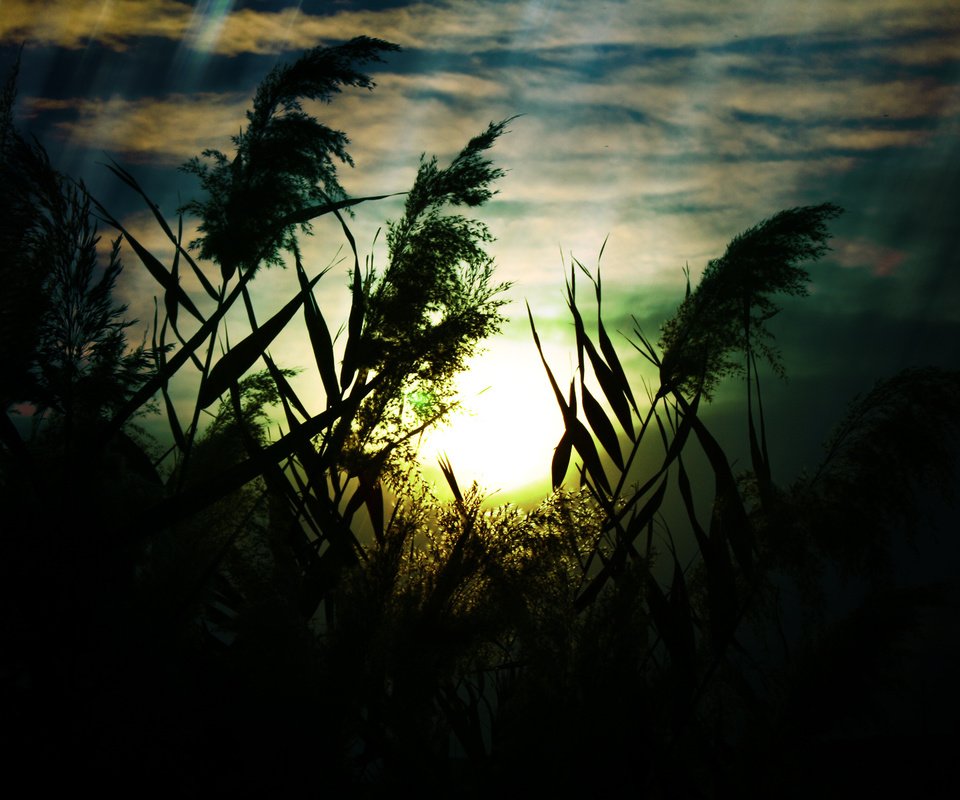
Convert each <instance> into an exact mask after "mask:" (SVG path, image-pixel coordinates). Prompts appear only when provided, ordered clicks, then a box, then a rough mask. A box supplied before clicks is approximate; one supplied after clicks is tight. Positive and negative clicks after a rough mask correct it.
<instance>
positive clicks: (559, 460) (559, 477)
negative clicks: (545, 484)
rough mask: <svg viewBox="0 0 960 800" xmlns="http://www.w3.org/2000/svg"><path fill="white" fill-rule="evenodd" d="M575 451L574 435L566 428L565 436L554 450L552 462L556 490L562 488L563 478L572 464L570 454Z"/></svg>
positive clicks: (551, 471)
mask: <svg viewBox="0 0 960 800" xmlns="http://www.w3.org/2000/svg"><path fill="white" fill-rule="evenodd" d="M572 453H573V437H571V435H570V431H568V430H564V432H563V436H561V437H560V441H559V443H558V444H557V446H556V447H555V448H554V451H553V459H552V461H551V462H550V478H551V483H552V485H553V488H554V490H556V489H558V488H560V485H561V484H562V483H563V479H564V478H565V477H566V474H567V467H569V466H570V456H571V454H572Z"/></svg>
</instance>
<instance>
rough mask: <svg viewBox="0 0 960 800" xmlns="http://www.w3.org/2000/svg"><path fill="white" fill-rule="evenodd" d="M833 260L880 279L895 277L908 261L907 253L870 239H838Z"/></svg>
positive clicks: (832, 254)
mask: <svg viewBox="0 0 960 800" xmlns="http://www.w3.org/2000/svg"><path fill="white" fill-rule="evenodd" d="M831 249H832V250H833V252H832V253H831V258H832V260H833V261H835V262H836V263H838V264H839V265H840V266H842V267H855V268H860V269H867V270H869V271H870V272H871V273H872V274H873V275H876V276H878V277H887V276H889V275H893V274H894V273H895V272H897V270H898V269H899V268H900V266H901V265H902V264H903V263H904V261H906V259H907V253H905V252H904V251H903V250H898V249H896V248H893V247H886V246H884V245H882V244H878V243H877V242H873V241H870V240H869V239H863V238H858V239H837V240H834V241H833V243H832V244H831Z"/></svg>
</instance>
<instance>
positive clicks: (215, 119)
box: [23, 92, 250, 165]
mask: <svg viewBox="0 0 960 800" xmlns="http://www.w3.org/2000/svg"><path fill="white" fill-rule="evenodd" d="M249 105H250V98H249V97H248V96H247V95H246V94H245V93H226V94H223V93H219V94H218V93H210V92H201V93H197V94H190V95H182V94H172V95H167V96H166V97H161V98H155V97H141V98H136V99H129V98H124V97H118V96H115V97H110V98H95V97H78V98H70V99H50V98H43V97H30V98H26V99H25V100H24V103H23V106H24V112H25V115H26V117H28V118H32V119H37V118H39V117H42V116H43V115H46V114H51V115H55V116H56V117H57V119H56V121H54V122H53V128H54V130H55V131H56V134H57V135H58V136H59V137H60V138H62V139H65V140H67V141H69V142H70V143H71V144H73V145H76V146H80V147H88V148H90V149H93V150H99V151H106V152H108V153H111V154H122V155H123V156H124V157H125V158H128V159H130V160H132V161H135V162H136V161H140V162H143V161H151V162H155V163H161V164H172V165H179V164H181V163H182V162H183V161H185V160H186V159H187V158H190V157H191V156H194V155H198V154H199V153H200V152H201V151H202V150H204V149H205V148H216V149H224V150H229V149H230V137H231V136H232V135H234V134H236V132H237V131H238V130H239V127H240V125H241V123H243V122H244V121H245V117H244V111H245V110H246V108H247V107H248V106H249Z"/></svg>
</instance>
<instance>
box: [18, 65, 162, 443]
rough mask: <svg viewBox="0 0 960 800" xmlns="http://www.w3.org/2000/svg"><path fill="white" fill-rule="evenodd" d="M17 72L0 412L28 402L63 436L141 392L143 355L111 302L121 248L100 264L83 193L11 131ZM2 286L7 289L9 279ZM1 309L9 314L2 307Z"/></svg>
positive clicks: (38, 147)
mask: <svg viewBox="0 0 960 800" xmlns="http://www.w3.org/2000/svg"><path fill="white" fill-rule="evenodd" d="M16 72H17V70H16V67H15V68H14V70H13V71H12V72H11V75H10V77H9V79H8V83H7V87H6V89H5V91H4V95H3V103H4V108H3V112H2V115H0V118H2V126H3V130H2V134H0V138H2V141H3V168H2V169H3V176H4V185H5V186H6V187H7V191H6V192H5V193H4V203H5V205H6V206H7V208H5V209H4V210H5V211H6V212H8V213H6V214H4V215H3V220H4V224H3V228H2V233H0V236H2V239H3V243H4V245H5V246H4V248H3V250H4V264H3V276H4V285H5V286H7V287H8V289H9V293H6V292H5V294H4V305H5V308H4V311H6V312H9V313H4V314H3V318H4V347H3V352H4V361H5V362H7V360H8V359H9V361H10V363H5V364H4V366H5V367H7V369H4V370H3V376H4V382H5V383H7V382H9V383H8V385H7V386H6V387H5V390H4V391H3V393H2V395H3V401H4V409H6V408H7V407H8V406H9V405H10V403H11V402H13V401H28V402H30V403H32V404H33V405H34V406H35V407H36V412H37V413H39V414H41V415H42V414H43V413H44V412H46V411H48V410H50V411H53V412H54V413H55V414H56V417H57V419H58V420H59V421H60V422H61V423H63V424H66V426H67V427H68V428H73V427H80V426H82V425H87V426H89V425H92V424H94V423H97V422H99V421H102V420H104V419H107V418H109V416H110V415H111V414H112V413H113V412H115V411H116V410H117V409H118V408H119V407H121V406H122V405H123V404H124V403H125V402H126V401H127V400H128V399H129V397H130V396H131V395H132V394H133V393H134V392H135V391H136V390H137V389H138V388H139V387H140V386H141V385H142V384H143V383H144V381H145V380H146V379H147V377H148V375H149V372H150V370H149V366H150V365H149V361H148V358H147V355H146V353H145V350H144V347H143V346H141V347H137V348H132V349H131V348H129V347H128V344H127V339H126V330H127V329H128V328H129V327H131V326H132V325H135V324H136V320H124V319H123V316H124V314H125V313H126V307H125V306H123V305H118V304H116V303H115V301H114V299H113V289H114V287H115V284H116V281H117V278H118V277H119V275H120V273H121V270H122V264H121V261H120V239H117V240H115V241H114V242H113V246H112V248H111V250H110V253H109V255H108V257H107V263H106V264H105V265H104V264H101V260H100V256H99V254H98V250H97V245H98V243H99V241H100V239H99V236H98V235H97V230H96V226H95V224H94V221H93V219H92V217H91V214H90V201H89V199H88V197H87V195H86V191H85V190H84V188H83V186H82V185H77V184H75V183H74V182H72V181H71V180H69V179H68V178H66V177H64V176H63V175H60V174H59V173H58V172H57V171H56V170H55V169H54V168H53V167H52V166H51V164H50V160H49V158H48V157H47V154H46V151H45V150H44V149H43V147H42V146H41V145H40V144H38V143H29V142H27V141H26V140H24V139H23V138H22V137H21V136H20V134H19V133H18V132H17V131H16V129H15V128H14V127H13V122H12V104H13V100H14V97H15V89H14V81H15V79H16ZM8 278H9V280H7V279H8ZM7 305H9V308H6V306H7Z"/></svg>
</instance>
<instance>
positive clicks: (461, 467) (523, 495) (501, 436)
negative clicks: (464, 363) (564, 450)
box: [418, 341, 563, 503]
mask: <svg viewBox="0 0 960 800" xmlns="http://www.w3.org/2000/svg"><path fill="white" fill-rule="evenodd" d="M457 383H458V389H459V394H458V399H459V401H460V403H461V410H460V411H459V412H458V413H455V414H454V416H453V417H452V418H451V420H450V422H449V423H448V424H447V425H445V426H443V427H440V428H437V429H436V430H433V431H431V432H429V433H428V434H426V435H425V436H424V438H423V440H422V441H421V444H420V447H419V451H418V457H419V460H420V462H421V464H422V465H423V467H424V470H425V472H426V473H427V476H428V477H430V478H432V479H434V480H435V482H436V483H437V485H438V489H439V491H440V492H441V493H444V489H445V487H444V485H443V483H444V482H443V478H442V477H441V473H440V470H439V468H438V467H437V461H438V459H439V458H440V457H441V456H446V457H447V458H449V460H450V462H451V464H452V466H453V469H454V473H455V475H456V477H457V482H458V483H459V484H460V485H461V487H467V486H470V484H471V483H473V482H474V481H476V483H477V484H479V485H480V487H481V488H482V489H483V490H484V491H486V492H487V493H489V494H495V496H496V500H497V501H498V502H507V501H510V502H514V503H523V502H525V501H527V500H531V499H534V497H533V496H534V495H537V496H538V497H537V499H539V498H542V497H543V496H544V495H545V494H547V493H548V492H549V490H550V461H551V458H552V457H553V449H554V448H555V447H556V446H557V442H558V441H560V437H561V435H562V434H563V418H562V416H561V414H560V410H559V409H558V408H557V405H556V401H555V400H554V397H553V393H552V390H551V389H550V385H549V382H548V381H547V378H546V375H545V373H544V371H543V366H542V365H541V363H540V360H539V357H538V356H537V353H536V350H535V348H534V347H533V346H532V344H530V343H528V342H522V343H521V342H512V341H499V342H496V343H495V344H493V345H492V346H491V348H490V350H489V351H488V352H487V353H484V354H483V355H481V356H478V357H477V358H475V359H474V360H473V361H472V363H471V365H470V369H469V371H467V372H464V373H463V374H462V375H460V377H459V378H458V382H457Z"/></svg>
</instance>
